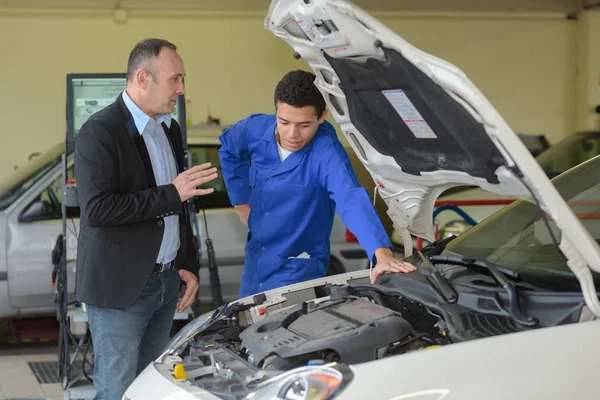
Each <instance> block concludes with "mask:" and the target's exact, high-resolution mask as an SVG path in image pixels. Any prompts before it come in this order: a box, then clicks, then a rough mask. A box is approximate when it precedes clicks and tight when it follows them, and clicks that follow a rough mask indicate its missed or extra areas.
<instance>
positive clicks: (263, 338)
mask: <svg viewBox="0 0 600 400" xmlns="http://www.w3.org/2000/svg"><path fill="white" fill-rule="evenodd" d="M411 333H413V334H416V332H415V331H414V329H413V328H412V326H411V325H410V324H409V323H408V322H406V321H405V320H404V319H403V318H402V316H401V315H400V314H399V313H397V312H395V311H393V310H390V309H388V308H385V307H382V306H379V305H377V304H373V303H370V302H368V301H365V300H361V299H347V300H342V301H335V302H331V301H329V302H324V303H321V304H319V305H312V309H311V308H310V305H307V304H306V303H304V304H299V305H297V306H296V307H294V308H292V309H291V310H289V311H285V312H281V313H278V314H275V315H272V316H269V317H267V318H265V319H264V320H262V321H260V322H258V323H256V324H254V325H251V326H249V327H248V328H247V329H246V330H245V331H244V332H242V333H241V334H240V338H241V339H242V347H244V348H246V349H247V351H248V353H249V354H251V355H252V357H250V360H251V362H252V363H253V364H254V365H259V363H260V362H261V361H262V360H263V359H265V357H267V356H269V355H271V354H277V355H278V356H279V357H282V358H290V357H297V356H302V355H305V354H309V353H314V352H318V351H324V350H333V351H335V352H336V353H337V354H338V355H339V356H340V358H341V360H342V361H343V362H344V363H348V364H355V363H361V362H366V361H371V360H374V359H375V358H376V351H377V349H378V348H380V347H383V346H385V345H388V344H390V343H393V342H395V341H398V340H400V339H402V338H404V337H405V336H407V335H408V334H411Z"/></svg>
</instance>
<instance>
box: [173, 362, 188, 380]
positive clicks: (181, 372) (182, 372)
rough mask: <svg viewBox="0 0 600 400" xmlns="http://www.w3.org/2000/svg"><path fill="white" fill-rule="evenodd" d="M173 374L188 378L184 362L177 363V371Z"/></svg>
mask: <svg viewBox="0 0 600 400" xmlns="http://www.w3.org/2000/svg"><path fill="white" fill-rule="evenodd" d="M173 375H174V376H175V379H187V372H185V368H184V367H183V364H177V365H176V366H175V372H174V373H173Z"/></svg>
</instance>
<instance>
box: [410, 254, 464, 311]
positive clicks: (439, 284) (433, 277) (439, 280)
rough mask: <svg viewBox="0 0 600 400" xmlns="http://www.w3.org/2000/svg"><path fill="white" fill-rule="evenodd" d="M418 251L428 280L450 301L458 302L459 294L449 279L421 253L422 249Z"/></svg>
mask: <svg viewBox="0 0 600 400" xmlns="http://www.w3.org/2000/svg"><path fill="white" fill-rule="evenodd" d="M417 253H418V254H419V257H421V260H422V262H421V268H422V269H423V270H424V271H425V272H426V274H427V280H428V281H429V282H430V283H431V285H432V286H433V287H435V288H436V289H437V290H438V292H440V294H441V295H442V296H443V297H444V298H445V299H446V301H447V302H448V303H456V300H458V295H457V294H456V292H455V291H454V288H453V287H452V286H451V284H450V282H449V281H448V279H446V278H444V277H443V276H442V275H441V274H440V273H439V271H438V270H436V269H435V267H434V266H433V264H431V262H430V261H429V260H428V259H427V257H425V256H424V255H423V253H421V250H417Z"/></svg>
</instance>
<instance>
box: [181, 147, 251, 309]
mask: <svg viewBox="0 0 600 400" xmlns="http://www.w3.org/2000/svg"><path fill="white" fill-rule="evenodd" d="M219 147H220V145H218V144H193V143H189V142H188V151H189V153H190V155H191V159H192V160H191V161H192V165H198V164H202V163H205V162H210V163H212V165H213V166H216V167H217V170H218V175H219V176H218V178H217V179H215V180H214V181H212V182H209V183H208V184H206V185H204V186H205V187H212V188H214V190H215V191H214V192H213V193H211V194H209V195H207V196H200V197H197V198H195V201H194V206H195V210H196V218H195V219H194V221H193V227H192V228H193V230H194V234H195V235H196V236H197V237H199V238H200V242H201V245H202V246H201V254H200V274H199V275H200V276H199V278H200V288H199V290H198V296H199V298H200V301H201V302H203V303H207V302H208V303H210V302H211V301H212V290H211V285H210V272H209V268H208V266H209V257H210V255H209V252H208V249H207V243H206V240H207V239H208V238H210V240H211V241H212V247H213V249H214V260H215V262H216V265H217V268H218V273H219V279H220V283H221V292H222V295H223V298H224V300H225V301H231V300H235V299H237V298H238V297H239V296H238V295H239V290H240V282H241V277H242V270H243V268H244V253H245V250H244V249H245V244H246V237H247V235H248V228H247V227H246V226H245V225H243V224H242V223H241V222H240V220H239V218H238V216H237V213H236V212H235V209H234V208H233V207H232V206H231V202H230V201H229V196H228V195H227V190H226V188H225V183H224V181H223V176H222V173H221V168H220V162H219V154H218V151H219ZM207 229H208V231H207ZM207 232H208V233H207Z"/></svg>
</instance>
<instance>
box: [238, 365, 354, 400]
mask: <svg viewBox="0 0 600 400" xmlns="http://www.w3.org/2000/svg"><path fill="white" fill-rule="evenodd" d="M353 376H354V374H353V373H352V371H351V370H350V368H348V367H347V366H345V365H343V364H328V365H322V366H309V367H301V368H296V369H293V370H291V371H288V372H286V373H283V374H281V375H278V376H276V377H274V378H271V379H269V380H267V381H265V382H263V383H261V384H260V385H259V386H258V387H257V388H256V390H255V391H254V392H252V393H250V394H249V395H248V396H246V400H266V399H278V400H327V399H332V398H333V397H334V396H336V395H337V394H338V393H339V392H341V390H342V389H343V388H344V387H345V386H346V385H347V384H348V383H349V382H350V381H351V380H352V378H353Z"/></svg>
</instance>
